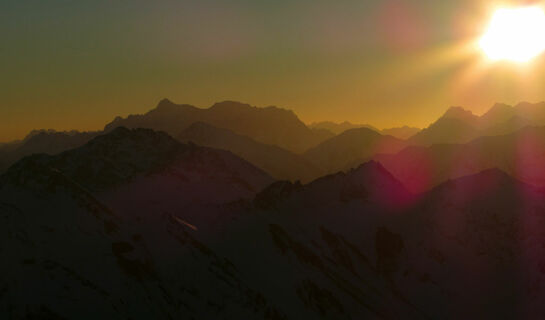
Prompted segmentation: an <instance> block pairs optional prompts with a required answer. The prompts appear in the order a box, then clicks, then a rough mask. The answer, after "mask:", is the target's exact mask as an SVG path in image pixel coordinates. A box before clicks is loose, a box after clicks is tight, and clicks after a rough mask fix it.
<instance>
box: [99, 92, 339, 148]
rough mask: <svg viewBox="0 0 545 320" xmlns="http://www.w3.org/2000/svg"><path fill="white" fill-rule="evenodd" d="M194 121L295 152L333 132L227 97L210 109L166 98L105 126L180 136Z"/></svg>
mask: <svg viewBox="0 0 545 320" xmlns="http://www.w3.org/2000/svg"><path fill="white" fill-rule="evenodd" d="M195 122H205V123H208V124H210V125H213V126H215V127H218V128H224V129H228V130H231V131H233V132H235V133H237V134H240V135H244V136H248V137H250V138H252V139H254V140H256V141H259V142H262V143H265V144H271V145H277V146H279V147H282V148H284V149H287V150H290V151H292V152H303V151H305V150H307V149H308V148H310V147H312V146H315V145H316V144H318V143H320V142H321V141H323V140H325V139H327V138H329V137H331V136H332V134H331V133H329V132H328V131H325V130H311V129H309V128H308V127H307V126H305V124H304V123H303V122H301V121H300V120H299V118H297V116H296V115H295V114H294V113H293V112H292V111H289V110H285V109H280V108H277V107H267V108H256V107H252V106H250V105H248V104H243V103H239V102H233V101H224V102H220V103H216V104H214V105H213V106H212V107H210V108H208V109H199V108H196V107H194V106H191V105H178V104H174V103H173V102H171V101H169V100H167V99H164V100H162V101H161V102H160V103H159V104H158V105H157V107H156V108H155V109H153V110H151V111H149V112H148V113H146V114H143V115H130V116H128V117H127V118H124V119H123V118H120V117H118V118H116V119H115V120H114V121H113V122H111V123H109V124H107V125H106V127H105V131H110V130H112V129H114V128H116V127H119V126H124V127H128V128H150V129H155V130H161V131H165V132H167V133H169V134H170V135H172V136H177V135H178V134H180V132H182V131H183V130H185V129H186V128H187V127H188V126H190V125H191V124H193V123H195Z"/></svg>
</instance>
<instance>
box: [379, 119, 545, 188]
mask: <svg viewBox="0 0 545 320" xmlns="http://www.w3.org/2000/svg"><path fill="white" fill-rule="evenodd" d="M375 159H376V160H378V161H379V162H380V163H382V164H383V165H384V166H385V167H386V168H387V169H388V170H389V171H390V172H392V174H394V175H395V176H396V177H397V178H398V179H400V180H401V181H402V182H403V183H404V184H405V185H406V186H407V187H408V188H409V189H411V190H412V191H414V192H421V191H424V190H427V189H429V188H431V187H433V186H435V185H437V184H439V183H441V182H443V181H445V180H447V179H450V178H456V177H460V176H464V175H468V174H474V173H477V172H479V171H482V170H484V169H489V168H500V169H501V170H503V171H505V172H507V173H508V174H510V175H512V176H513V177H515V178H517V179H519V180H521V181H524V182H525V183H528V184H531V185H535V186H539V187H545V127H527V128H524V129H521V130H519V131H517V132H514V133H511V134H508V135H503V136H488V137H481V138H478V139H475V140H473V141H471V142H470V143H467V144H442V145H432V146H430V147H408V148H406V149H404V150H403V151H401V152H399V153H397V154H390V155H377V156H375Z"/></svg>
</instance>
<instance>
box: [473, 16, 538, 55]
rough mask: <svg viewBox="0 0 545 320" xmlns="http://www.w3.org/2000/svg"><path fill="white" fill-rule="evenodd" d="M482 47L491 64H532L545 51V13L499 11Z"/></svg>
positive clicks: (484, 38) (484, 37) (485, 35)
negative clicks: (493, 61) (528, 62)
mask: <svg viewBox="0 0 545 320" xmlns="http://www.w3.org/2000/svg"><path fill="white" fill-rule="evenodd" d="M479 45H480V47H481V49H482V50H483V51H484V53H485V54H486V55H487V56H488V57H489V58H490V59H491V60H509V61H515V62H526V61H529V60H531V59H533V58H535V57H537V56H538V55H540V54H541V53H542V52H543V51H545V12H543V9H541V8H540V7H523V8H513V9H498V10H497V11H496V12H495V13H494V15H493V17H492V21H491V22H490V25H489V27H488V30H487V31H486V33H485V34H484V36H483V37H482V38H481V40H480V42H479Z"/></svg>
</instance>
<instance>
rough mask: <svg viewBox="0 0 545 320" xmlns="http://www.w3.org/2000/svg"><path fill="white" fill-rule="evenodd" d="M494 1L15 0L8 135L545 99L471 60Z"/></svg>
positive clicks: (1, 83) (539, 83) (4, 127)
mask: <svg viewBox="0 0 545 320" xmlns="http://www.w3.org/2000/svg"><path fill="white" fill-rule="evenodd" d="M490 6H491V5H490V1H483V2H479V1H431V0H419V1H404V0H391V1H355V0H337V1H323V0H313V1H311V0H299V1H285V0H280V1H259V0H253V1H250V0H247V1H246V0H244V1H243V0H238V1H237V0H233V1H226V0H224V1H220V0H200V1H184V0H178V1H175V0H166V1H162V0H161V1H159V0H157V1H139V0H133V1H121V0H119V1H103V0H93V1H87V0H77V1H67V0H65V1H61V0H47V1H45V0H36V1H26V0H16V1H15V0H4V1H2V2H0V36H1V39H2V45H1V48H0V66H1V68H0V71H1V76H0V97H1V100H0V119H2V121H1V125H0V141H6V140H11V139H14V138H19V137H21V136H23V135H24V134H25V133H26V132H28V131H29V130H31V129H34V128H55V129H99V128H102V126H103V125H104V124H105V123H106V122H108V121H110V120H111V119H112V118H113V117H115V116H116V115H123V116H125V115H127V114H129V113H142V112H145V111H147V110H149V109H151V108H153V107H154V106H155V105H156V103H157V102H158V101H159V100H160V99H161V98H163V97H168V98H170V99H171V100H173V101H175V102H179V103H191V104H195V105H197V106H201V107H207V106H209V105H211V104H212V103H213V102H216V101H221V100H238V101H243V102H248V103H250V104H253V105H258V106H267V105H277V106H282V107H286V108H290V109H293V110H294V111H295V112H296V113H297V114H298V115H299V116H300V117H301V118H302V120H304V121H315V120H326V119H327V120H335V121H339V120H349V121H352V122H365V123H371V124H373V125H376V126H379V127H385V126H393V125H401V124H409V125H417V126H424V125H427V124H428V123H429V122H430V121H432V120H433V119H434V118H436V117H437V116H439V115H440V114H441V113H442V112H443V111H444V110H445V109H446V108H447V107H448V106H450V105H463V106H465V107H467V108H470V109H472V110H474V111H475V112H482V111H484V110H485V109H486V108H487V107H489V106H491V105H492V104H493V103H494V102H496V101H502V102H507V103H515V102H517V101H521V100H529V101H537V100H545V93H543V92H542V90H541V89H540V88H542V87H543V83H544V81H543V79H542V77H543V76H542V74H544V73H543V72H540V70H541V71H543V67H541V65H542V63H541V62H540V61H535V62H534V63H532V66H531V67H530V66H525V67H524V68H522V69H524V70H521V67H517V66H508V65H502V66H489V67H488V68H487V69H486V70H484V71H483V70H481V69H480V68H478V67H475V65H478V61H479V59H482V56H481V54H480V53H479V52H478V51H477V50H474V52H471V50H470V52H465V53H460V52H459V51H460V50H459V49H458V48H459V47H460V45H461V44H462V43H465V42H467V41H469V39H471V38H472V37H475V36H476V35H478V33H479V32H481V30H480V29H479V28H482V24H484V23H485V22H486V19H487V17H488V15H489V14H490V12H489V8H490Z"/></svg>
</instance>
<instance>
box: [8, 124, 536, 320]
mask: <svg viewBox="0 0 545 320" xmlns="http://www.w3.org/2000/svg"><path fill="white" fill-rule="evenodd" d="M199 126H203V125H202V124H198V125H195V127H194V128H192V130H190V131H189V132H192V131H193V130H197V129H199ZM356 130H360V129H356ZM210 131H211V130H209V128H207V129H206V130H205V131H204V132H205V133H207V134H208V132H210ZM374 134H377V133H374ZM391 139H395V138H391ZM543 195H544V194H543V193H542V192H541V190H540V189H536V188H533V187H531V186H529V185H526V184H524V183H522V182H519V181H517V180H515V179H513V178H512V177H510V176H509V175H507V174H506V173H504V172H502V171H500V170H498V169H489V170H485V171H482V172H478V173H476V174H474V175H470V176H464V177H460V178H457V179H453V180H450V181H446V182H443V183H441V184H439V185H438V186H436V187H435V188H433V189H431V190H429V191H426V192H424V193H421V194H418V195H414V194H413V193H411V192H410V191H408V190H407V189H406V188H405V187H404V185H403V183H401V182H400V181H399V180H398V179H396V177H395V175H393V174H391V173H390V172H389V171H388V170H387V169H386V168H385V167H384V166H382V165H381V164H380V163H378V162H376V161H370V162H366V163H364V164H361V165H358V166H357V167H356V168H354V169H352V170H348V171H346V172H344V173H337V174H332V175H328V176H324V177H321V178H319V179H317V180H315V181H313V182H311V183H308V184H301V183H292V182H286V181H276V182H273V179H272V178H271V177H270V176H269V175H268V174H266V173H265V172H263V171H262V170H260V169H258V168H256V167H255V166H253V165H252V164H250V163H248V162H247V161H245V160H242V159H241V158H239V157H237V156H235V155H234V154H232V153H230V152H227V151H221V150H216V149H211V148H207V147H201V146H196V145H194V144H185V143H180V142H179V141H177V140H175V139H173V138H171V137H170V136H169V135H167V134H166V133H163V132H156V131H153V130H150V129H126V128H121V127H120V128H116V129H112V130H111V131H109V132H108V133H106V134H103V135H100V136H97V137H95V138H93V139H92V140H90V141H89V142H87V143H86V144H84V145H83V146H81V147H79V148H75V149H72V150H68V151H65V152H63V153H60V154H58V155H33V156H29V157H26V158H24V159H22V160H20V161H19V162H17V163H16V164H15V165H13V166H11V167H10V168H9V170H8V171H7V172H6V173H4V174H3V175H1V176H0V219H1V220H2V223H1V224H0V230H1V232H0V239H1V241H0V252H2V256H3V261H4V263H2V264H0V272H2V274H3V275H4V276H3V277H2V278H1V279H0V288H2V291H1V294H2V297H3V299H2V300H1V305H2V310H5V311H2V314H3V315H7V316H8V317H12V318H70V319H71V318H78V317H79V316H81V315H82V314H83V313H84V312H89V307H90V306H92V313H93V317H99V318H133V319H140V318H142V319H143V318H154V319H169V318H195V319H218V318H219V319H233V318H244V319H295V318H297V319H300V318H305V319H307V318H308V319H316V318H322V319H372V318H374V319H398V318H403V319H444V318H456V319H461V318H464V319H466V318H478V319H484V318H487V319H489V318H520V317H523V316H524V315H527V314H531V315H543V314H545V307H544V305H543V303H542V301H543V297H544V295H545V293H544V292H543V291H542V290H541V289H539V288H542V287H543V286H544V285H545V276H544V272H543V259H542V257H543V256H544V254H545V234H544V233H543V230H544V228H545V219H544V217H545V211H544V209H543V208H545V197H544V196H543Z"/></svg>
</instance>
